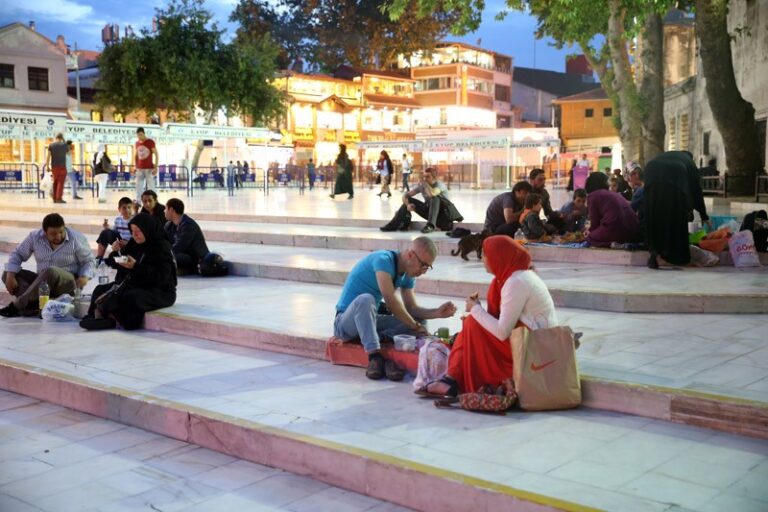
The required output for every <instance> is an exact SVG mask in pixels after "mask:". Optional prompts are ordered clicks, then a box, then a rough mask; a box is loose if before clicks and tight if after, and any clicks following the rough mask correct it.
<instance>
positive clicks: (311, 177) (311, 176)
mask: <svg viewBox="0 0 768 512" xmlns="http://www.w3.org/2000/svg"><path fill="white" fill-rule="evenodd" d="M307 175H308V176H309V190H312V189H313V188H315V179H316V178H317V174H316V171H315V163H314V162H313V161H312V159H311V158H310V159H309V163H307Z"/></svg>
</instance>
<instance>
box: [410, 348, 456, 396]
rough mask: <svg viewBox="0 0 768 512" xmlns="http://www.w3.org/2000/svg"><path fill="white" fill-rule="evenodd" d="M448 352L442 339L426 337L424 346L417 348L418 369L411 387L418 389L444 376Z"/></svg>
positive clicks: (446, 368)
mask: <svg viewBox="0 0 768 512" xmlns="http://www.w3.org/2000/svg"><path fill="white" fill-rule="evenodd" d="M449 352H450V350H449V349H448V347H447V346H446V345H445V344H444V343H443V342H442V341H440V340H439V339H435V338H428V341H427V342H426V343H425V344H424V346H423V347H421V349H419V369H418V371H417V372H416V379H414V381H413V389H415V390H418V389H419V388H421V387H423V386H426V385H428V384H429V383H430V382H434V381H436V380H440V379H441V378H443V377H444V376H445V374H446V372H447V371H448V354H449Z"/></svg>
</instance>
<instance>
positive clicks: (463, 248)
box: [451, 229, 491, 261]
mask: <svg viewBox="0 0 768 512" xmlns="http://www.w3.org/2000/svg"><path fill="white" fill-rule="evenodd" d="M490 235H491V232H490V231H489V230H487V229H484V230H483V231H481V232H480V233H472V234H470V235H467V236H464V237H462V238H461V240H459V246H458V248H457V249H456V250H455V251H451V256H458V255H461V258H462V259H464V260H466V261H469V258H467V254H469V253H471V252H477V259H482V258H483V240H485V239H486V238H487V237H488V236H490Z"/></svg>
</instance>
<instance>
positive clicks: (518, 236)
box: [515, 228, 525, 240]
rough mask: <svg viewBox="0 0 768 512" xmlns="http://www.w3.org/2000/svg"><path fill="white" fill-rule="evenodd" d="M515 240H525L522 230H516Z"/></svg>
mask: <svg viewBox="0 0 768 512" xmlns="http://www.w3.org/2000/svg"><path fill="white" fill-rule="evenodd" d="M515 240H525V234H524V233H523V230H522V228H517V231H515Z"/></svg>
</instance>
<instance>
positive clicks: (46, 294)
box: [37, 281, 51, 311]
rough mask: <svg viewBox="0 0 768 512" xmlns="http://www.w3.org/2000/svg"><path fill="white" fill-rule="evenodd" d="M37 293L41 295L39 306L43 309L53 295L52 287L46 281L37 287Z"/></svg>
mask: <svg viewBox="0 0 768 512" xmlns="http://www.w3.org/2000/svg"><path fill="white" fill-rule="evenodd" d="M37 295H38V297H40V299H39V301H40V302H39V308H40V311H42V310H43V308H44V307H45V305H46V304H47V303H48V299H49V298H50V297H51V288H50V287H49V286H48V283H46V282H45V281H43V282H42V283H40V287H39V288H38V289H37Z"/></svg>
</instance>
